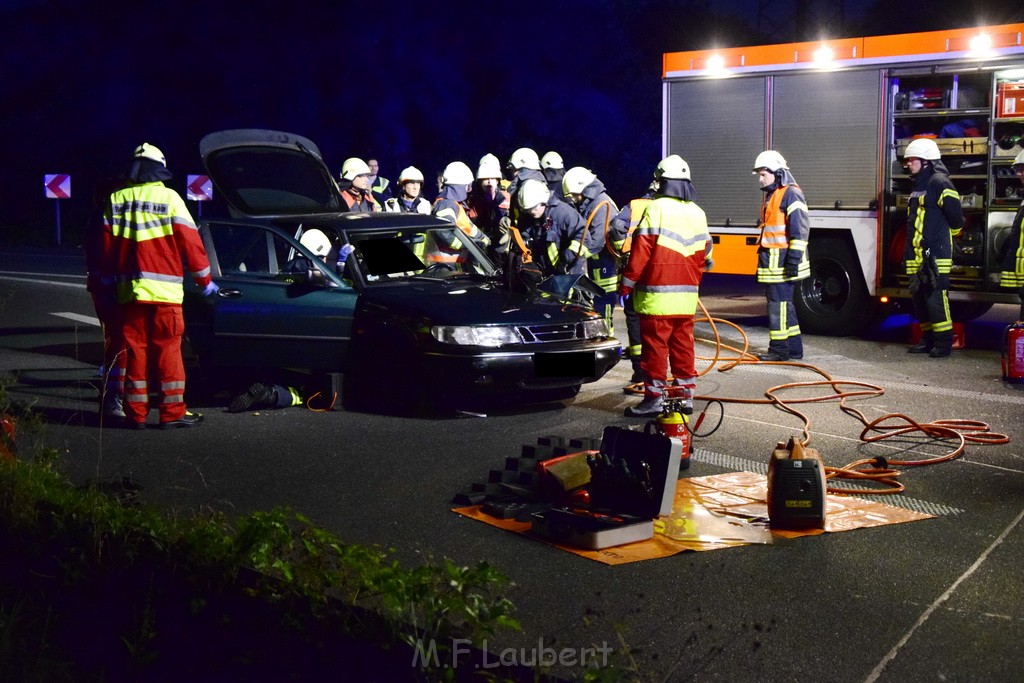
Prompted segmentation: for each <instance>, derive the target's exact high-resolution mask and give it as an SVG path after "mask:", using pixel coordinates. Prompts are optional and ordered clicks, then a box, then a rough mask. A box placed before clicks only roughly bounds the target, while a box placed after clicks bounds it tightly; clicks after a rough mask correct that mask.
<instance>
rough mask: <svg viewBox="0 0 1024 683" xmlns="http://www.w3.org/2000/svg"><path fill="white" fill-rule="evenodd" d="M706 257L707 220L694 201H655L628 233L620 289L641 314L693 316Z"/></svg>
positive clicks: (667, 199) (708, 248)
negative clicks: (628, 290)
mask: <svg viewBox="0 0 1024 683" xmlns="http://www.w3.org/2000/svg"><path fill="white" fill-rule="evenodd" d="M710 255H711V235H710V234H709V233H708V223H707V217H706V216H705V215H704V211H703V210H702V209H701V208H700V207H699V206H697V205H696V204H695V203H693V202H688V201H683V200H681V199H675V198H673V197H658V198H656V199H655V200H653V201H652V202H651V203H650V204H649V205H648V206H647V210H646V211H645V212H644V214H643V217H642V219H641V220H640V223H639V225H638V226H637V228H636V231H635V232H634V233H633V248H632V250H631V251H630V254H629V262H628V263H627V264H626V268H625V270H624V271H623V273H622V285H623V286H624V287H630V288H632V289H633V308H634V310H636V312H637V313H640V314H643V315H693V314H694V313H695V312H696V310H697V288H698V286H699V285H700V280H701V276H702V275H703V271H704V259H705V258H706V257H708V256H710Z"/></svg>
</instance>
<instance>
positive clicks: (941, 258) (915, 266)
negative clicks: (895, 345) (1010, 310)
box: [903, 138, 964, 358]
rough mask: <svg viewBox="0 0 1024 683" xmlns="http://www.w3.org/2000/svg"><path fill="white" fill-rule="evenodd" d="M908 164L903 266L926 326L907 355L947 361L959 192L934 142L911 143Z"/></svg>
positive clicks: (950, 344)
mask: <svg viewBox="0 0 1024 683" xmlns="http://www.w3.org/2000/svg"><path fill="white" fill-rule="evenodd" d="M903 159H904V160H905V162H906V165H907V170H908V171H909V172H910V177H911V178H913V180H914V189H913V191H912V192H911V194H910V205H909V207H908V208H907V242H906V246H905V247H904V249H903V262H904V266H905V267H906V270H907V275H909V276H910V282H909V287H910V289H911V290H912V291H911V300H912V301H913V304H914V317H916V318H917V319H918V321H920V323H921V341H920V342H919V343H917V344H915V345H914V346H911V347H910V348H909V349H907V351H909V352H910V353H927V354H928V355H929V356H931V357H932V358H946V357H948V356H949V355H950V354H951V353H952V350H953V320H952V318H951V317H950V315H949V271H950V269H951V268H952V266H953V237H955V236H958V235H959V234H960V231H961V230H962V229H963V227H964V212H963V207H961V205H960V193H959V192H957V191H956V188H955V187H953V183H952V182H951V181H950V179H949V172H948V171H947V170H946V166H945V165H944V164H943V163H942V155H941V154H940V153H939V147H938V145H936V144H935V141H934V140H930V139H928V138H917V139H915V140H911V141H910V144H908V145H907V148H906V150H904V152H903Z"/></svg>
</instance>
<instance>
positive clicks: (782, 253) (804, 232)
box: [753, 149, 811, 362]
mask: <svg viewBox="0 0 1024 683" xmlns="http://www.w3.org/2000/svg"><path fill="white" fill-rule="evenodd" d="M753 173H754V175H756V176H757V180H758V183H760V185H761V191H762V192H763V193H764V198H763V199H762V200H761V220H760V222H761V225H760V227H761V242H760V246H758V248H757V281H758V282H763V283H764V285H765V297H766V298H767V300H768V351H767V353H761V354H758V356H757V357H758V359H759V360H763V361H772V362H781V361H788V360H799V359H801V358H803V357H804V345H803V338H802V337H801V336H800V321H799V320H797V317H796V308H795V307H794V306H793V292H794V290H795V288H796V284H795V283H796V282H798V281H799V280H803V279H804V278H806V277H808V276H810V274H811V266H810V262H809V261H808V260H807V238H808V237H809V235H810V221H809V219H808V214H807V201H806V200H805V199H804V193H803V191H802V190H801V189H800V186H799V185H797V184H796V180H795V179H794V178H793V174H792V173H790V171H789V165H788V164H787V163H786V160H785V159H784V158H783V157H782V155H781V154H779V153H778V152H776V151H775V150H771V149H770V150H766V151H764V152H761V153H760V154H758V155H757V159H755V160H754V170H753Z"/></svg>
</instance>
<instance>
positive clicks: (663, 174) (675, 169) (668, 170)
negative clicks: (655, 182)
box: [654, 154, 690, 180]
mask: <svg viewBox="0 0 1024 683" xmlns="http://www.w3.org/2000/svg"><path fill="white" fill-rule="evenodd" d="M654 177H655V178H664V179H665V180H689V179H690V166H689V164H687V163H686V162H685V161H683V158H682V157H681V156H679V155H678V154H670V155H669V156H667V157H665V158H664V159H662V160H661V161H659V162H658V168H656V169H655V171H654Z"/></svg>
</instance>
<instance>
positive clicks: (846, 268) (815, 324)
mask: <svg viewBox="0 0 1024 683" xmlns="http://www.w3.org/2000/svg"><path fill="white" fill-rule="evenodd" d="M809 249H810V252H809V256H810V261H811V276H810V277H808V278H805V279H803V280H800V281H799V282H797V283H796V284H797V286H796V292H795V295H794V297H793V303H794V305H795V306H796V312H797V318H798V319H799V321H800V329H801V331H803V332H808V333H810V334H825V335H833V336H846V335H851V334H855V333H857V332H858V331H860V330H861V329H862V328H863V326H864V325H865V324H866V323H867V321H869V320H870V319H871V318H872V317H873V315H874V312H875V307H876V305H877V304H876V302H875V300H874V299H872V298H871V296H870V295H869V294H868V289H867V286H866V285H865V284H864V276H863V275H862V274H861V271H860V264H859V263H858V262H857V259H856V257H855V255H854V254H853V253H852V251H851V249H850V247H849V246H848V245H847V244H846V242H844V241H843V240H841V239H835V238H831V237H830V238H824V239H817V240H814V241H813V242H811V244H810V246H809Z"/></svg>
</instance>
